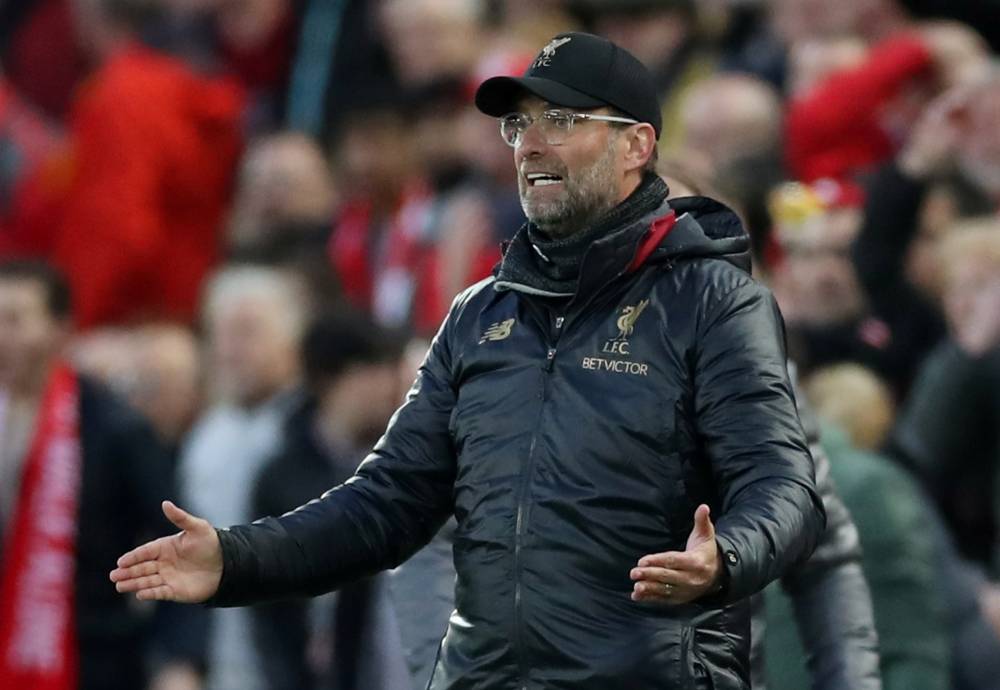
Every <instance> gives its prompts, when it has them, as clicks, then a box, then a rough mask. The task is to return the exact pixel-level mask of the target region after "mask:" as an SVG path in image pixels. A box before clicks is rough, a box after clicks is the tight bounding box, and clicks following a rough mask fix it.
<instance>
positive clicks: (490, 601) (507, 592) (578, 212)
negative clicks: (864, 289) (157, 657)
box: [111, 33, 825, 690]
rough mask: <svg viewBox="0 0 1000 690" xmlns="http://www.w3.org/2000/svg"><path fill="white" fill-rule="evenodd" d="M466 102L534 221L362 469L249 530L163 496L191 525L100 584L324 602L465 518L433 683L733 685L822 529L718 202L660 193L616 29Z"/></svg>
mask: <svg viewBox="0 0 1000 690" xmlns="http://www.w3.org/2000/svg"><path fill="white" fill-rule="evenodd" d="M477 104H478V106H479V108H480V109H481V110H483V111H484V112H485V113H487V114H490V115H495V116H498V117H500V118H501V133H502V134H503V136H504V138H505V140H506V141H507V142H508V143H509V144H511V145H512V146H513V147H514V161H515V164H516V166H517V168H518V172H519V177H518V181H519V188H520V193H521V202H522V206H523V208H524V211H525V214H526V215H527V217H528V220H529V223H528V224H527V225H526V226H525V227H524V228H522V229H521V231H519V232H518V233H517V235H515V238H514V240H513V241H512V243H511V244H510V246H509V247H508V249H507V252H506V254H505V256H504V259H503V261H502V263H501V265H500V266H499V269H498V271H497V273H496V275H495V276H494V277H492V278H489V279H487V280H485V281H483V282H481V283H479V284H477V285H475V286H473V287H472V288H469V289H468V290H466V291H465V292H464V293H462V294H461V295H460V296H459V297H458V298H457V299H456V300H455V303H454V305H453V306H452V310H451V312H450V314H449V316H448V317H447V319H446V320H445V323H444V325H443V326H442V327H441V330H440V331H439V333H438V335H437V336H436V338H435V340H434V342H433V343H432V344H431V348H430V351H429V352H428V354H427V358H426V359H425V361H424V364H423V365H422V366H421V369H420V373H419V375H418V377H417V381H416V382H415V383H414V387H413V388H412V389H411V391H410V393H409V395H408V396H407V400H406V402H405V403H404V405H403V406H402V407H401V408H400V409H399V410H398V411H397V412H396V414H395V416H394V417H393V420H392V422H391V423H390V425H389V428H388V430H387V432H386V434H385V435H384V436H383V437H382V439H381V440H380V441H379V443H378V444H377V445H376V447H375V450H374V452H373V454H372V455H370V456H369V457H368V459H366V460H365V462H364V463H363V464H362V465H361V467H360V468H359V469H358V472H357V474H356V475H355V477H353V478H352V479H351V480H350V481H348V482H347V483H346V484H343V485H341V486H339V487H337V488H335V489H333V490H331V491H329V492H328V493H326V494H325V495H324V497H323V498H322V499H320V500H318V501H313V502H311V503H309V504H308V505H306V506H304V507H302V508H299V509H298V510H296V511H294V512H292V513H289V514H287V515H285V516H283V517H281V518H278V519H268V520H263V521H260V522H258V523H257V524H255V525H251V526H242V527H234V528H231V529H229V530H220V531H218V532H217V531H216V530H214V529H213V528H212V527H211V525H210V524H209V523H208V522H207V521H205V520H202V519H200V518H196V517H193V516H191V515H189V514H187V513H185V512H183V511H182V510H180V509H179V508H177V507H176V506H174V505H173V504H171V503H169V502H168V503H166V504H165V505H164V510H165V511H166V513H167V514H168V516H169V517H171V519H173V520H175V521H176V524H178V525H179V526H180V527H181V528H182V529H183V530H184V531H183V532H182V533H181V534H179V535H176V536H174V537H170V538H168V539H164V540H158V541H154V542H150V543H149V544H147V545H145V546H142V547H140V548H139V549H136V550H135V551H132V552H130V553H129V554H126V555H125V556H123V557H122V559H120V561H119V568H118V569H116V570H115V571H113V572H112V574H111V579H112V580H113V581H115V582H117V587H118V589H119V591H123V592H137V593H138V596H139V597H141V598H142V599H173V600H179V601H204V600H206V599H209V598H211V600H212V603H213V604H216V605H233V604H242V603H247V602H250V601H254V600H259V599H266V598H273V597H278V596H287V595H296V594H298V595H302V594H314V593H318V592H322V591H327V590H329V589H332V588H335V587H337V586H339V585H341V584H342V583H344V582H348V581H350V580H353V579H356V578H357V577H360V576H363V575H366V574H369V573H371V572H374V571H377V570H379V569H381V568H386V567H391V566H394V565H396V564H398V563H399V562H401V561H403V560H405V559H406V558H407V557H408V556H409V555H410V554H412V553H413V552H414V551H415V550H416V549H418V548H419V547H420V546H422V545H423V544H425V543H426V542H427V541H428V539H430V537H431V536H432V535H433V534H434V532H435V531H436V530H437V529H438V528H439V527H440V526H441V524H442V523H443V522H444V520H445V519H446V518H447V516H448V515H450V514H452V513H454V515H455V517H456V520H457V525H458V526H457V530H456V534H455V547H454V560H455V566H456V571H457V574H458V581H457V584H456V596H455V606H456V611H455V613H454V614H453V615H452V617H451V620H450V621H449V627H448V630H447V632H446V634H445V637H444V640H443V642H442V645H441V650H440V654H439V659H438V663H437V666H436V668H435V671H434V675H433V676H432V679H431V682H430V687H431V688H432V689H433V690H443V689H446V688H447V689H459V688H461V689H465V688H501V687H502V688H515V687H516V688H532V689H536V688H557V687H559V688H576V689H581V688H582V689H590V688H595V689H596V688H601V689H602V690H606V689H608V688H622V689H624V688H629V689H632V688H648V687H664V686H667V687H671V686H672V687H684V688H691V687H698V688H707V687H715V688H717V689H726V690H729V689H733V690H737V689H738V690H746V688H748V687H749V669H748V652H747V647H748V645H749V603H748V601H747V597H748V595H750V594H752V593H753V592H755V591H758V590H759V589H761V588H762V587H763V586H764V585H765V584H767V583H768V582H769V581H771V580H773V579H774V578H775V577H778V576H779V575H781V574H782V573H783V572H784V571H785V570H786V569H787V568H788V567H789V566H790V565H792V564H793V563H794V562H796V561H797V560H798V559H800V558H802V557H805V556H807V555H808V554H809V552H810V551H811V549H812V546H813V544H814V542H815V540H816V538H817V535H818V534H819V532H820V531H821V530H822V529H823V525H824V518H825V516H824V513H823V509H822V506H821V502H820V499H819V498H818V496H817V495H816V491H815V485H814V478H813V471H812V463H811V460H810V457H809V452H808V450H807V447H806V441H805V438H804V436H803V432H802V427H801V425H800V423H799V419H798V416H797V414H796V411H795V402H794V399H793V396H792V393H791V387H790V383H789V381H788V374H787V370H786V367H785V357H784V351H783V347H782V333H781V322H780V317H779V314H778V312H777V309H776V307H775V306H774V302H773V300H772V298H771V297H770V295H769V294H768V293H767V292H766V290H765V289H764V288H762V287H760V286H758V285H757V284H756V283H755V282H754V281H753V280H752V279H751V278H750V277H749V275H748V274H747V272H746V265H745V262H744V261H743V259H745V257H746V252H747V238H746V235H745V233H744V232H743V230H742V228H741V227H740V225H739V223H738V221H737V219H736V217H735V215H734V214H732V213H731V212H730V211H728V209H726V208H725V207H723V206H722V205H721V204H718V203H717V202H714V201H711V200H709V199H703V198H697V199H693V200H688V201H686V202H685V203H677V204H676V205H675V207H673V208H671V205H670V204H668V203H666V201H665V198H666V195H667V189H666V185H665V184H663V182H662V181H661V180H660V179H659V178H658V177H657V176H656V175H655V174H654V173H653V172H652V171H653V168H654V167H655V161H654V160H653V150H654V148H655V146H656V138H657V136H658V135H659V131H660V116H659V108H658V104H657V102H656V98H655V96H654V90H653V87H652V83H651V79H650V77H649V74H648V72H647V71H646V69H645V68H644V67H643V66H642V65H641V63H639V62H638V60H636V59H635V58H634V57H633V56H631V55H629V54H628V53H626V52H625V51H623V50H621V49H620V48H618V47H617V46H615V45H614V44H611V43H610V42H608V41H605V40H604V39H601V38H598V37H596V36H590V35H587V34H579V33H571V34H563V35H560V36H557V37H556V38H555V39H554V40H552V41H551V42H550V43H549V44H548V45H546V46H545V48H543V50H542V52H541V53H540V54H539V55H538V56H537V58H536V59H535V61H534V62H533V63H532V66H531V67H529V69H528V71H527V72H526V76H525V77H522V78H509V77H499V78H493V79H490V80H487V81H486V82H484V84H483V85H482V86H481V87H480V89H479V91H478V93H477ZM647 173H648V174H647ZM688 211H690V212H688ZM696 217H697V218H701V219H702V221H703V222H704V225H702V223H700V222H699V220H698V219H697V218H696ZM734 264H736V265H734ZM712 515H714V516H716V519H717V524H713V518H712Z"/></svg>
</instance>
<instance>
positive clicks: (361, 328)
mask: <svg viewBox="0 0 1000 690" xmlns="http://www.w3.org/2000/svg"><path fill="white" fill-rule="evenodd" d="M301 353H302V355H301V360H302V368H303V374H304V377H305V380H306V381H307V382H308V390H309V395H308V396H307V398H306V400H304V401H303V403H302V404H301V405H300V406H298V407H297V409H296V410H295V411H294V413H293V414H292V415H291V417H290V418H289V420H288V423H287V425H286V427H285V434H284V440H283V441H282V443H281V446H280V449H279V450H278V452H277V454H276V455H275V456H274V457H273V458H272V459H271V461H270V462H269V463H268V464H267V465H266V466H265V467H264V468H263V469H262V470H261V473H260V476H259V478H258V479H257V482H256V490H255V492H254V498H253V511H252V512H253V515H255V516H280V515H282V514H284V513H286V512H287V511H289V510H292V509H294V508H296V507H298V506H300V505H304V504H305V503H307V502H308V501H310V500H312V499H313V498H317V497H318V496H319V494H320V493H322V492H323V491H324V490H326V489H332V488H333V487H336V486H338V485H340V484H342V483H343V482H345V481H346V480H347V479H349V478H350V477H351V476H352V475H353V474H354V471H355V469H357V466H358V463H359V462H360V461H361V460H362V459H364V456H365V455H366V454H367V452H368V450H369V449H370V448H371V447H372V445H373V444H374V443H375V441H376V440H378V437H379V436H380V434H381V432H382V430H383V429H384V428H385V424H386V422H387V421H388V420H389V417H390V416H391V415H392V412H393V410H394V409H395V408H396V406H397V405H398V404H399V403H400V396H399V389H398V386H397V369H398V367H399V358H400V357H401V347H400V346H398V345H397V344H396V343H395V339H394V338H392V337H390V336H389V335H388V334H386V333H383V332H381V331H380V329H378V328H377V327H376V326H375V325H374V324H373V323H371V322H370V321H368V320H367V319H365V318H363V317H360V316H355V315H351V314H341V315H331V316H327V317H323V318H320V319H319V320H317V321H315V322H314V323H313V324H312V326H311V327H310V328H309V329H308V330H307V331H306V334H305V337H304V338H303V342H302V347H301ZM385 577H386V576H385V575H379V576H376V577H375V578H372V579H369V580H364V581H360V582H357V583H354V584H352V585H350V586H348V587H346V588H344V589H342V590H340V591H339V592H338V593H337V594H336V595H335V597H333V598H332V599H331V598H329V597H324V598H323V599H320V600H317V601H314V602H307V601H302V602H289V603H282V604H274V605H267V606H259V607H255V608H254V609H253V610H254V615H255V623H256V626H255V630H254V632H255V636H256V638H257V650H258V653H259V657H260V658H261V659H263V660H264V661H263V669H264V673H265V676H266V678H267V687H268V688H269V689H270V690H281V689H283V688H287V689H288V690H299V689H301V688H311V687H324V688H325V687H335V688H337V689H338V690H352V689H354V690H383V689H384V690H396V689H397V688H398V689H399V690H404V689H405V688H409V687H410V686H411V685H413V684H412V683H411V682H410V681H409V678H408V673H409V671H408V670H407V669H406V667H405V664H404V661H403V656H402V650H401V646H400V641H399V630H398V626H397V624H396V620H395V612H394V611H393V610H392V608H391V604H390V602H389V600H388V597H387V592H386V584H385ZM442 630H443V628H442Z"/></svg>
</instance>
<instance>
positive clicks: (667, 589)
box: [663, 582, 674, 597]
mask: <svg viewBox="0 0 1000 690" xmlns="http://www.w3.org/2000/svg"><path fill="white" fill-rule="evenodd" d="M673 593H674V586H673V585H672V584H670V583H669V582H664V583H663V594H664V595H665V596H668V597H669V596H670V595H671V594H673Z"/></svg>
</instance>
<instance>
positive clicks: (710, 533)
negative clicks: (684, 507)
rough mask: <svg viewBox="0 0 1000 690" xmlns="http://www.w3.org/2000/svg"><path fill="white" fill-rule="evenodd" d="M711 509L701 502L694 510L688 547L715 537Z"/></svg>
mask: <svg viewBox="0 0 1000 690" xmlns="http://www.w3.org/2000/svg"><path fill="white" fill-rule="evenodd" d="M711 512H712V511H711V509H710V508H709V507H708V506H707V505H705V504H704V503H702V504H701V505H700V506H698V508H697V510H695V511H694V527H693V528H692V529H691V536H690V537H688V547H689V548H690V547H692V546H696V545H698V544H701V543H703V542H706V541H710V540H713V539H715V526H714V525H713V524H712V518H711V517H710V515H711Z"/></svg>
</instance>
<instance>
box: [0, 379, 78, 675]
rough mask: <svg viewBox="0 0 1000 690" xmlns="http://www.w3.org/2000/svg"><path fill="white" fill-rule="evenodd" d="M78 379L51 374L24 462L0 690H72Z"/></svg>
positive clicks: (0, 594) (6, 585)
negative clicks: (9, 689) (0, 689)
mask: <svg viewBox="0 0 1000 690" xmlns="http://www.w3.org/2000/svg"><path fill="white" fill-rule="evenodd" d="M79 409H80V406H79V386H78V384H77V379H76V375H75V374H74V373H73V372H72V371H71V370H70V369H69V368H68V367H65V366H56V367H55V369H54V370H53V371H52V374H51V376H50V378H49V382H48V386H47V387H46V389H45V394H44V396H43V398H42V406H41V409H40V410H39V412H38V421H37V423H36V425H35V436H34V439H33V440H32V443H31V447H30V450H29V451H28V456H27V458H25V464H24V473H23V478H22V481H21V489H20V492H19V494H18V500H17V508H16V509H15V511H14V517H13V520H12V521H11V523H10V529H9V531H8V534H7V541H6V544H5V549H4V552H3V554H4V555H3V558H4V561H3V572H2V581H0V688H4V689H6V688H11V689H12V690H13V689H14V688H17V690H75V688H76V685H77V645H76V619H75V615H74V606H73V597H74V593H75V592H74V587H73V580H74V576H75V570H76V568H75V561H76V528H77V504H78V502H79V493H80V477H81V468H82V462H81V452H80V432H79V423H78V417H79Z"/></svg>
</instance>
